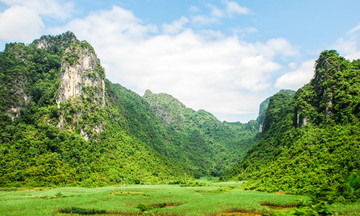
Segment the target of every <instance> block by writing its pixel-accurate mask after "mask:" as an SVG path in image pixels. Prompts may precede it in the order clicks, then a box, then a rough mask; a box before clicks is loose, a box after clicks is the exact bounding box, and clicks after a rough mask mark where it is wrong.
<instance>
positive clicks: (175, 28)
mask: <svg viewBox="0 0 360 216" xmlns="http://www.w3.org/2000/svg"><path fill="white" fill-rule="evenodd" d="M188 22H189V19H188V18H186V17H181V18H180V19H178V20H175V21H174V22H172V23H171V24H163V26H162V27H163V31H164V32H165V33H168V34H176V33H179V32H180V31H182V30H184V25H185V24H187V23H188Z"/></svg>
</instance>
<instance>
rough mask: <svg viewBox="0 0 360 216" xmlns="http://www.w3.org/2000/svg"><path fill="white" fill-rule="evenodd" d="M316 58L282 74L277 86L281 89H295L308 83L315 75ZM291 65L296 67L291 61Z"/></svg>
mask: <svg viewBox="0 0 360 216" xmlns="http://www.w3.org/2000/svg"><path fill="white" fill-rule="evenodd" d="M314 64H315V60H309V61H306V62H303V63H302V64H301V66H300V67H299V68H298V69H297V70H295V71H292V72H289V73H286V74H284V75H282V76H281V77H280V78H278V79H277V80H276V83H275V87H277V88H280V89H293V90H297V89H298V88H300V87H302V86H303V85H305V84H306V83H308V82H309V81H310V80H311V78H312V77H313V75H314ZM290 66H291V67H295V65H294V64H292V63H291V65H290Z"/></svg>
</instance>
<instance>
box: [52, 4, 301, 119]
mask: <svg viewBox="0 0 360 216" xmlns="http://www.w3.org/2000/svg"><path fill="white" fill-rule="evenodd" d="M183 22H186V20H185V19H184V20H183ZM174 23H175V22H174ZM180 24H181V23H180ZM179 26H182V25H179ZM163 27H164V26H163ZM166 27H169V28H168V32H172V34H165V33H160V32H156V26H153V25H149V24H146V23H143V21H142V20H140V19H138V18H137V17H136V16H135V15H134V14H133V13H132V12H130V11H128V10H125V9H122V8H119V7H114V8H113V9H112V10H109V11H99V12H96V13H92V14H90V15H89V16H87V17H85V18H83V19H76V20H73V21H71V22H70V23H68V24H67V25H66V26H64V27H62V28H60V29H54V32H53V33H62V32H63V31H66V30H71V31H73V32H74V33H75V34H76V35H77V36H78V37H79V39H81V40H83V39H86V40H87V41H89V42H90V43H91V44H92V45H93V46H94V48H95V50H96V52H97V53H98V56H99V58H100V59H101V62H102V64H103V65H104V67H105V70H106V73H107V77H108V78H109V79H110V80H111V81H112V82H116V83H120V84H122V85H125V86H126V87H127V88H130V89H132V90H134V91H135V92H137V93H139V94H143V93H144V91H145V90H146V89H151V90H152V91H153V92H157V93H160V92H166V93H169V94H171V95H173V96H174V97H176V98H178V99H179V100H181V101H182V102H184V104H186V105H187V106H188V107H191V108H194V109H205V110H207V111H210V112H212V113H217V114H218V116H223V117H224V116H235V115H240V114H244V113H246V114H249V113H250V114H252V115H253V118H256V115H257V112H258V105H259V103H260V102H261V100H262V99H263V98H264V97H265V96H264V97H259V96H258V95H259V94H260V95H266V93H267V91H264V89H265V88H266V87H269V86H270V77H271V74H272V73H274V72H276V71H277V70H279V69H280V68H281V65H279V64H278V63H276V62H275V61H274V60H273V59H274V58H275V57H277V56H287V55H289V54H292V53H294V52H295V51H291V49H293V48H292V47H291V45H290V43H288V42H287V41H286V40H284V39H272V40H269V41H267V42H265V43H248V42H245V41H241V40H239V39H238V38H237V37H228V36H225V35H222V34H221V33H220V32H215V31H211V30H208V31H206V30H205V31H200V32H194V31H193V30H192V29H189V28H188V29H185V30H181V31H179V30H178V29H177V28H174V29H175V30H177V31H175V30H174V29H172V28H170V26H166ZM179 29H181V28H179ZM165 32H166V31H165ZM175 32H178V33H175ZM154 33H156V35H155V34H154ZM276 46H279V47H276ZM264 50H265V51H267V54H266V55H263V54H262V52H263V51H264ZM244 92H246V93H244ZM222 120H225V119H222ZM226 120H235V119H226ZM241 120H243V121H244V120H249V119H241Z"/></svg>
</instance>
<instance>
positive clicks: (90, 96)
mask: <svg viewBox="0 0 360 216" xmlns="http://www.w3.org/2000/svg"><path fill="white" fill-rule="evenodd" d="M0 67H1V68H0V73H1V76H0V79H1V81H0V82H1V83H2V84H1V85H0V95H1V101H0V110H1V113H0V117H1V121H0V140H1V143H0V184H1V186H19V185H29V186H41V185H87V186H92V185H105V184H114V183H119V182H120V181H121V178H126V179H127V181H129V182H140V181H162V180H164V179H168V180H171V179H176V178H177V176H179V175H180V167H179V166H177V165H174V164H173V163H172V162H171V161H169V159H168V158H166V157H164V156H163V155H161V154H160V153H159V152H158V151H156V149H159V148H161V141H159V139H160V138H159V136H158V135H157V134H159V131H157V129H156V124H160V122H159V121H157V122H156V121H155V120H154V119H155V117H154V115H151V114H149V113H146V112H148V111H150V108H148V106H147V104H146V103H145V102H144V100H143V99H142V98H141V97H140V96H137V95H136V94H135V93H133V92H131V91H129V90H126V89H124V88H123V87H121V86H119V85H116V84H112V83H111V82H109V81H106V80H105V79H104V78H105V74H104V70H103V69H102V67H101V65H100V61H99V60H98V59H97V58H96V54H95V52H94V50H93V48H92V47H91V46H90V45H89V44H88V43H86V42H84V41H83V42H80V41H78V40H77V39H76V37H75V35H73V34H72V33H71V32H67V33H64V34H63V35H60V36H44V37H42V38H41V39H40V40H36V41H34V42H33V43H32V44H30V45H29V46H25V45H24V44H21V43H14V44H7V46H6V49H5V51H4V52H1V53H0ZM138 105H140V106H138ZM151 117H152V118H153V119H151ZM157 145H160V146H157Z"/></svg>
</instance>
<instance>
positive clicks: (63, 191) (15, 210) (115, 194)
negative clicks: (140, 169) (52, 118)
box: [0, 182, 360, 216]
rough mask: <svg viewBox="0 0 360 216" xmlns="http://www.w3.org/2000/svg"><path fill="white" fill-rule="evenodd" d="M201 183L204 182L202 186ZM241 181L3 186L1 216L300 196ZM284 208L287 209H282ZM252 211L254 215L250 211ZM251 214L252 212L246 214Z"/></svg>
mask: <svg viewBox="0 0 360 216" xmlns="http://www.w3.org/2000/svg"><path fill="white" fill-rule="evenodd" d="M199 185H202V186H199ZM240 185H241V183H236V182H225V183H209V182H201V183H200V184H191V185H182V186H180V185H130V186H127V187H126V191H125V192H124V191H123V188H121V187H120V186H111V187H102V188H80V187H62V188H32V189H11V188H2V189H0V212H1V215H34V216H35V215H36V216H38V215H57V216H60V215H71V211H72V212H73V214H72V215H78V214H77V213H76V212H82V213H84V214H85V213H88V214H91V213H97V215H101V214H102V215H105V214H106V215H141V214H145V215H228V214H236V213H251V214H252V215H256V214H259V215H260V214H261V213H269V212H270V211H276V208H275V210H274V207H279V206H280V207H284V208H287V207H292V206H294V205H295V204H296V203H298V202H299V201H301V200H303V199H307V198H306V197H302V196H293V195H285V194H274V193H264V192H254V191H245V190H241V189H238V187H239V186H240ZM333 208H334V210H340V211H342V212H344V213H345V212H350V213H352V214H353V213H354V212H355V214H356V212H357V210H359V209H360V206H359V205H358V204H353V205H347V206H346V205H334V206H333ZM283 211H286V210H283ZM227 213H228V214H227ZM251 214H250V215H251ZM248 215H249V214H248Z"/></svg>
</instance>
